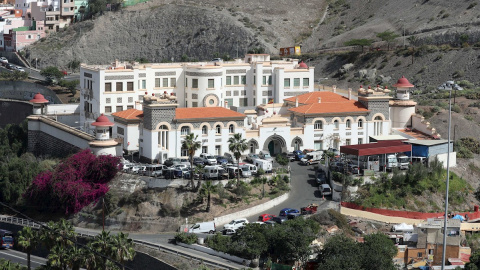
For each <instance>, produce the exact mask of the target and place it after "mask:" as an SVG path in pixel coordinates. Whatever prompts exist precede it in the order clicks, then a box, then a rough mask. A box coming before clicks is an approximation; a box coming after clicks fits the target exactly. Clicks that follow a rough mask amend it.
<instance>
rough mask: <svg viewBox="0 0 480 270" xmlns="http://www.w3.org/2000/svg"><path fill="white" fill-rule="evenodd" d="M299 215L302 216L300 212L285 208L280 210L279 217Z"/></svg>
mask: <svg viewBox="0 0 480 270" xmlns="http://www.w3.org/2000/svg"><path fill="white" fill-rule="evenodd" d="M299 215H300V210H298V209H293V208H283V209H282V210H280V214H279V216H281V217H287V218H292V217H297V216H299Z"/></svg>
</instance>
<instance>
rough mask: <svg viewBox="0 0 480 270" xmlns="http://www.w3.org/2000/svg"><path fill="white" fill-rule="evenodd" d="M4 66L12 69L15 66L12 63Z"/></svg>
mask: <svg viewBox="0 0 480 270" xmlns="http://www.w3.org/2000/svg"><path fill="white" fill-rule="evenodd" d="M5 67H6V68H7V69H14V68H15V66H14V65H12V64H7V65H6V66H5Z"/></svg>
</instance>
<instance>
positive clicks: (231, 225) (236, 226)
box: [223, 218, 249, 230]
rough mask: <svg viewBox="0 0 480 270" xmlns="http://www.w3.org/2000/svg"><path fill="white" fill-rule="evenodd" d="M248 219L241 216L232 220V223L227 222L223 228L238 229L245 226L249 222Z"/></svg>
mask: <svg viewBox="0 0 480 270" xmlns="http://www.w3.org/2000/svg"><path fill="white" fill-rule="evenodd" d="M248 223H249V222H248V220H247V219H246V218H239V219H234V220H232V221H230V223H228V224H225V225H224V226H223V229H224V230H229V229H230V230H237V229H239V228H241V227H243V226H245V225H246V224H248Z"/></svg>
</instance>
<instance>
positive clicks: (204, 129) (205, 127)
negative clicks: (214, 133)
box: [202, 126, 208, 135]
mask: <svg viewBox="0 0 480 270" xmlns="http://www.w3.org/2000/svg"><path fill="white" fill-rule="evenodd" d="M207 132H208V130H207V126H203V127H202V134H203V135H207Z"/></svg>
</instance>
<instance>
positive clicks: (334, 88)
mask: <svg viewBox="0 0 480 270" xmlns="http://www.w3.org/2000/svg"><path fill="white" fill-rule="evenodd" d="M332 90H333V93H337V86H336V85H334V86H332Z"/></svg>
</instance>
